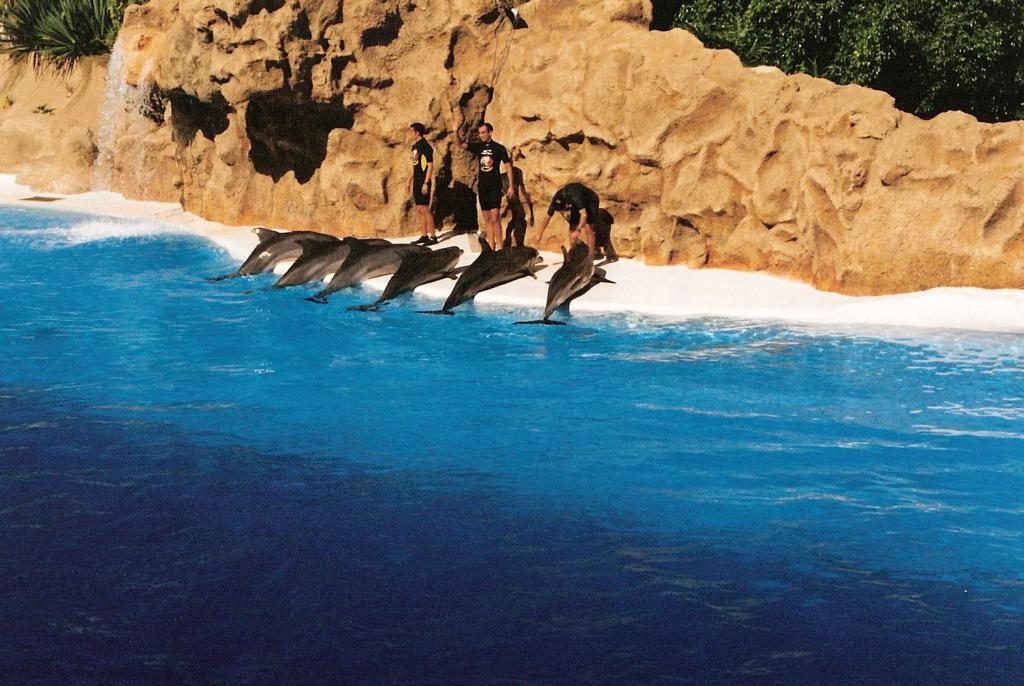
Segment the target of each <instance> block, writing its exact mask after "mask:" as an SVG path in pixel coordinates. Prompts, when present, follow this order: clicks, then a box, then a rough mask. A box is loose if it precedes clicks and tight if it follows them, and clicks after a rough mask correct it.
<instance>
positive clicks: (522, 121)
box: [106, 0, 1024, 294]
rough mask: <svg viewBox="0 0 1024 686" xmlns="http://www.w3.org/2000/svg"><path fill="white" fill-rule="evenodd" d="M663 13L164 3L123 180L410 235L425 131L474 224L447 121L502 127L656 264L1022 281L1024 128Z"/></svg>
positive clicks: (121, 72)
mask: <svg viewBox="0 0 1024 686" xmlns="http://www.w3.org/2000/svg"><path fill="white" fill-rule="evenodd" d="M508 4H513V5H518V9H519V10H520V13H521V17H522V18H523V19H524V20H525V21H524V22H523V24H525V26H522V25H520V27H519V28H514V27H513V21H512V20H511V18H510V14H509V13H508V12H507V9H508V7H507V5H508ZM650 23H651V7H650V3H649V2H648V1H647V0H592V1H590V2H587V3H567V2H564V1H562V0H532V1H531V2H526V3H504V2H500V1H498V2H495V0H431V2H429V3H416V2H414V1H413V0H404V1H399V0H348V1H347V2H344V3H343V2H342V1H341V0H322V1H318V2H314V1H313V0H217V1H216V2H215V3H212V4H211V3H209V2H208V0H152V1H151V2H150V3H148V4H146V5H142V6H135V7H131V8H129V11H128V14H127V16H126V21H125V26H124V29H123V31H122V34H121V37H120V38H119V47H118V52H119V54H117V55H115V62H117V65H116V67H117V72H118V75H117V78H119V79H123V80H124V81H125V82H126V83H128V84H130V85H131V86H132V87H134V88H136V89H137V90H138V97H137V98H136V100H135V101H136V102H138V103H141V105H140V106H139V107H137V109H138V110H139V111H141V112H142V115H141V117H139V116H136V117H135V118H134V120H133V119H132V118H131V117H129V118H127V119H126V120H125V121H124V122H122V123H121V124H119V125H118V126H116V127H114V130H113V131H112V132H111V133H110V134H109V135H108V136H107V139H108V140H107V141H106V144H107V145H108V146H109V147H110V149H111V151H112V157H111V158H110V159H111V160H112V162H111V163H110V164H109V166H110V167H111V169H112V171H111V175H110V183H111V185H112V186H113V187H114V188H116V189H118V190H122V191H123V192H125V193H126V194H128V195H135V196H139V195H143V196H146V197H153V198H161V199H169V198H173V199H180V200H181V202H182V203H183V204H184V205H185V207H186V208H187V209H189V210H192V211H194V212H197V213H199V214H202V215H203V216H206V217H209V218H211V219H217V220H221V221H225V222H231V223H269V224H274V225H280V226H290V227H296V228H298V227H303V228H314V229H319V230H326V231H331V232H336V233H359V234H364V235H366V234H377V235H399V234H410V233H414V232H415V226H414V223H413V222H412V221H411V215H410V212H409V210H410V207H409V203H408V201H407V198H406V197H405V192H404V189H405V183H406V181H407V178H408V177H407V174H408V167H409V166H410V164H409V159H408V157H409V155H408V146H409V141H408V139H407V126H408V124H409V123H410V122H412V121H422V122H424V123H425V124H427V126H428V128H429V129H430V132H429V135H428V138H429V139H430V140H431V142H432V143H433V144H434V146H435V150H436V152H437V160H438V162H439V179H440V182H441V183H440V188H439V189H438V197H437V213H438V214H439V216H441V217H443V218H444V219H445V220H446V221H448V222H452V223H455V224H458V225H461V226H467V227H468V226H472V225H474V224H475V221H476V212H475V209H474V204H473V203H474V198H473V194H472V187H473V184H474V168H473V163H472V159H471V158H470V157H469V156H468V154H467V153H466V152H464V151H463V150H462V149H460V148H457V147H454V146H452V145H451V142H452V138H453V137H452V135H451V132H452V130H453V129H454V128H455V127H459V126H461V127H462V134H463V137H466V136H467V135H468V134H469V132H470V131H472V129H473V128H474V126H475V125H476V124H477V123H479V122H480V121H482V120H484V118H486V120H487V121H490V122H492V123H493V124H494V125H495V126H496V132H495V134H496V138H497V139H498V140H499V141H501V142H503V143H504V144H506V145H507V146H509V147H514V148H516V149H517V150H518V154H517V158H518V159H517V165H518V166H520V167H521V168H522V170H523V172H524V175H525V180H526V183H527V186H528V187H529V189H530V191H531V193H532V195H533V196H534V198H535V199H536V202H537V204H538V208H537V211H538V213H540V212H543V211H544V208H545V207H546V203H547V200H548V198H549V197H550V195H551V193H552V192H553V191H554V190H556V189H557V188H558V187H559V186H560V185H562V184H564V183H566V182H569V181H573V180H579V181H583V182H584V183H586V184H588V185H590V186H591V187H592V188H594V189H595V190H596V191H597V192H598V193H599V194H600V195H601V197H602V198H603V200H604V204H605V206H606V207H607V208H608V209H609V210H610V211H611V212H612V214H613V215H614V216H615V218H616V224H615V227H616V230H615V238H616V243H617V246H618V247H619V248H620V252H622V253H623V254H626V255H638V256H641V257H643V258H644V259H646V260H647V261H648V262H651V263H657V264H686V265H689V266H691V267H702V266H710V267H728V268H736V269H751V270H767V271H770V272H773V273H776V274H779V275H783V276H789V277H793V278H797V279H801V280H805V281H808V282H810V283H813V284H814V285H816V286H817V287H819V288H824V289H829V290H837V291H842V292H846V293H853V294H866V293H889V292H899V291H910V290H918V289H923V288H929V287H934V286H983V287H1015V288H1021V287H1024V259H1022V251H1024V186H1022V180H1024V174H1022V172H1021V165H1020V160H1021V159H1022V157H1024V124H1022V123H1019V122H1014V123H1009V124H999V125H988V124H979V123H978V122H977V121H975V120H974V119H973V118H972V117H969V116H967V115H964V114H961V113H948V114H944V115H942V116H939V117H936V118H935V119H933V120H931V121H922V120H920V119H918V118H916V117H913V116H911V115H908V114H905V113H902V112H900V111H898V110H896V109H895V107H894V106H893V102H892V99H891V98H889V97H888V96H887V95H885V94H883V93H880V92H876V91H871V90H867V89H863V88H859V87H855V86H846V87H840V86H836V85H835V84H832V83H830V82H827V81H824V80H820V79H814V78H811V77H808V76H803V75H797V76H786V75H784V74H782V73H781V72H779V71H778V70H775V69H771V68H764V67H761V68H754V69H750V68H745V67H744V66H743V65H742V64H741V63H740V62H739V60H738V59H737V58H736V56H735V55H733V54H732V53H730V52H727V51H713V50H707V49H704V48H703V46H702V45H701V44H700V43H699V42H698V41H697V40H696V39H695V38H694V37H693V36H691V35H690V34H688V33H686V32H684V31H681V30H673V31H667V32H652V31H651V30H650ZM112 68H113V67H112ZM126 160H127V161H130V163H128V162H126ZM559 222H560V220H557V219H556V221H555V222H553V226H554V227H555V229H556V230H549V239H548V244H549V246H553V245H554V244H556V243H557V242H558V241H560V240H561V239H562V238H563V235H564V234H563V232H562V230H561V226H564V224H560V223H559Z"/></svg>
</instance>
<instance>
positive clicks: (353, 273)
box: [306, 244, 431, 305]
mask: <svg viewBox="0 0 1024 686" xmlns="http://www.w3.org/2000/svg"><path fill="white" fill-rule="evenodd" d="M422 252H431V250H430V248H427V247H425V246H422V245H410V244H401V245H366V244H357V245H354V246H352V249H351V251H350V252H349V254H348V257H346V258H345V261H344V262H342V263H341V267H340V268H339V269H338V271H337V272H335V274H334V278H332V279H331V281H330V283H328V284H327V287H326V288H324V289H323V290H322V291H320V292H319V293H317V294H316V295H314V296H313V297H311V298H306V300H309V301H310V302H315V303H320V304H321V305H324V304H326V303H327V296H328V295H330V294H331V293H334V292H335V291H340V290H342V289H343V288H350V287H352V286H355V285H356V284H358V283H361V282H363V281H365V280H366V279H373V278H376V277H378V276H387V275H388V274H394V273H395V272H396V271H398V268H399V267H400V266H401V265H402V256H403V255H406V254H409V253H422Z"/></svg>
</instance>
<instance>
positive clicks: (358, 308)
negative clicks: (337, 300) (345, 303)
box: [347, 303, 383, 312]
mask: <svg viewBox="0 0 1024 686" xmlns="http://www.w3.org/2000/svg"><path fill="white" fill-rule="evenodd" d="M382 304H383V303H370V304H369V305H353V306H352V307H349V308H347V309H348V311H349V312H380V307H381V305H382Z"/></svg>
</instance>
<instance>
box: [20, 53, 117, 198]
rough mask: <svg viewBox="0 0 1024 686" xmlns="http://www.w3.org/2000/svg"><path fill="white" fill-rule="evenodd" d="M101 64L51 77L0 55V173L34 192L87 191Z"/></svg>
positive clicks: (83, 64) (99, 61) (47, 72)
mask: <svg viewBox="0 0 1024 686" xmlns="http://www.w3.org/2000/svg"><path fill="white" fill-rule="evenodd" d="M105 64H106V58H88V59H85V60H82V61H81V62H80V63H79V64H78V66H77V67H76V68H75V69H73V70H71V71H70V72H68V73H56V72H54V71H52V70H49V69H34V68H32V66H31V65H30V64H29V63H28V62H27V61H23V62H20V63H13V62H11V61H10V60H9V59H8V58H7V57H6V56H3V55H0V171H4V172H7V173H13V174H16V175H17V180H18V182H19V183H23V184H26V185H30V186H32V187H33V188H36V189H38V190H40V191H51V192H56V193H77V192H81V191H85V190H89V188H90V186H91V184H92V165H93V160H94V159H95V157H96V136H95V132H96V129H97V125H98V120H99V113H100V102H101V101H102V98H103V81H104V76H105V75H106V69H105Z"/></svg>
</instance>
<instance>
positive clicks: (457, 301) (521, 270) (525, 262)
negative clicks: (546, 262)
mask: <svg viewBox="0 0 1024 686" xmlns="http://www.w3.org/2000/svg"><path fill="white" fill-rule="evenodd" d="M480 245H481V247H482V248H483V252H481V253H480V257H478V258H476V260H475V261H474V262H473V264H471V265H469V267H468V268H467V269H466V271H465V272H463V273H462V275H461V276H460V277H459V280H458V281H457V282H456V283H455V287H454V288H453V289H452V292H451V294H450V295H449V296H448V299H447V300H445V301H444V306H443V307H442V308H441V309H440V310H427V311H423V312H420V314H447V315H452V314H455V313H454V312H453V311H452V310H454V309H455V308H456V307H458V306H459V305H461V304H462V303H464V302H466V301H467V300H472V299H473V298H475V297H476V296H477V295H478V294H480V293H483V292H484V291H487V290H490V289H492V288H497V287H498V286H503V285H504V284H507V283H511V282H513V281H516V280H518V279H521V278H523V277H525V276H532V277H533V278H537V277H536V273H537V272H538V271H540V270H541V269H543V267H538V266H537V265H538V263H539V262H540V259H541V258H540V253H538V252H537V249H536V248H527V247H523V246H515V247H511V248H505V249H503V250H492V249H491V248H490V245H489V244H488V243H487V242H486V241H481V242H480Z"/></svg>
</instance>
